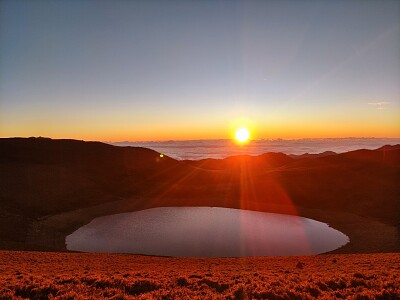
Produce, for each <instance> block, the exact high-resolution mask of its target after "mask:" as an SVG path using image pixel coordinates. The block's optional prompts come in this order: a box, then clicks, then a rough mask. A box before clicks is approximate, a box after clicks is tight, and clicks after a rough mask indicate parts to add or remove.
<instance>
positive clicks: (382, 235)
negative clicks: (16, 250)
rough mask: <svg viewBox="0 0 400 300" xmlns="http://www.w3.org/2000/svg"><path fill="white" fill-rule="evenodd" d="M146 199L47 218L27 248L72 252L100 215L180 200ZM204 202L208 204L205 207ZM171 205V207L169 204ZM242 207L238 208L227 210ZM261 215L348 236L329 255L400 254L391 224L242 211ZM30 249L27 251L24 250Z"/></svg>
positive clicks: (333, 215) (290, 211) (258, 207)
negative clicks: (75, 238) (76, 237)
mask: <svg viewBox="0 0 400 300" xmlns="http://www.w3.org/2000/svg"><path fill="white" fill-rule="evenodd" d="M151 202H152V201H150V200H147V201H144V199H142V200H141V201H138V199H135V201H133V200H132V199H122V200H118V201H113V202H108V203H105V204H101V205H97V206H94V207H89V208H84V209H78V210H75V211H71V212H66V213H62V214H58V215H53V216H48V217H44V218H41V219H40V220H37V221H34V222H33V223H32V224H31V226H30V230H29V232H28V238H27V241H28V243H27V244H28V245H32V246H33V247H32V248H31V249H36V250H50V251H67V252H68V251H69V250H67V249H66V245H65V238H66V236H67V235H69V234H71V233H72V232H74V231H75V230H77V229H78V228H80V227H81V226H83V225H86V224H88V223H90V222H91V221H92V220H93V219H94V218H96V217H100V216H107V215H113V214H118V213H126V212H134V211H139V210H144V209H148V208H154V207H171V206H183V205H179V204H182V203H178V202H179V201H173V200H170V201H165V202H164V204H161V205H159V206H151V205H146V206H142V205H141V206H139V205H138V203H151ZM195 202H197V203H196V204H197V205H187V204H186V205H185V206H187V207H192V206H209V207H221V206H215V205H207V204H208V203H209V202H210V200H209V199H208V200H204V201H200V200H198V201H195ZM201 202H203V203H204V204H205V205H202V204H201ZM167 203H170V205H167ZM228 208H239V207H228ZM240 209H246V210H254V211H260V212H269V213H279V214H286V215H298V216H301V217H305V218H309V219H313V220H316V221H319V222H323V223H326V224H328V225H329V226H330V227H332V228H334V229H336V230H339V231H340V232H342V233H344V234H345V235H347V236H348V237H349V239H350V242H349V243H347V244H346V245H344V246H342V247H340V248H338V249H336V250H333V251H330V252H328V253H336V254H339V253H341V254H350V253H391V252H400V243H399V234H398V231H397V228H396V227H394V226H391V225H388V224H384V223H381V222H379V221H376V220H374V219H372V218H366V217H361V216H358V215H355V214H350V213H345V212H338V211H324V210H321V209H310V208H296V209H295V210H294V208H293V207H292V206H284V205H265V204H264V205H262V204H260V203H250V204H248V205H247V207H244V208H240ZM23 249H27V248H25V247H24V248H23Z"/></svg>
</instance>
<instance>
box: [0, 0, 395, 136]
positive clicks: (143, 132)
mask: <svg viewBox="0 0 400 300" xmlns="http://www.w3.org/2000/svg"><path fill="white" fill-rule="evenodd" d="M399 53H400V1H385V0H381V1H368V0H365V1H361V0H360V1H358V0H357V1H351V0H346V1H322V0H321V1H310V0H309V1H305V0H304V1H301V0H299V1H285V0H283V1H234V0H227V1H218V0H216V1H208V0H203V1H200V0H193V1H188V0H176V1H173V0H170V1H165V0H160V1H152V0H146V1H144V0H143V1H127V0H114V1H102V0H96V1H94V0H74V1H71V0H65V1H61V0H48V1H44V0H37V1H30V0H26V1H22V0H0V137H11V136H25V137H28V136H46V137H52V138H74V139H84V140H99V141H126V140H129V141H143V140H185V139H220V138H221V139H224V138H230V137H231V136H232V134H233V132H234V130H235V128H238V127H243V126H244V127H248V128H249V129H250V131H251V136H252V138H254V139H258V138H265V139H270V138H271V139H272V138H286V139H291V138H319V137H320V138H329V137H334V138H336V137H400V54H399Z"/></svg>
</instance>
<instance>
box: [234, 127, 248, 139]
mask: <svg viewBox="0 0 400 300" xmlns="http://www.w3.org/2000/svg"><path fill="white" fill-rule="evenodd" d="M249 138H250V132H249V130H248V129H247V128H239V129H237V130H236V132H235V139H236V140H237V141H238V142H239V143H246V142H247V141H248V140H249Z"/></svg>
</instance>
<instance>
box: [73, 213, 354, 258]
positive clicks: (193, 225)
mask: <svg viewBox="0 0 400 300" xmlns="http://www.w3.org/2000/svg"><path fill="white" fill-rule="evenodd" d="M348 241H349V239H348V237H347V236H346V235H344V234H343V233H341V232H339V231H337V230H335V229H333V228H331V227H329V226H328V225H327V224H325V223H322V222H318V221H315V220H311V219H307V218H302V217H297V216H289V215H282V214H274V213H264V212H256V211H248V210H240V209H231V208H219V207H159V208H153V209H147V210H142V211H137V212H131V213H122V214H116V215H111V216H105V217H99V218H96V219H94V220H93V221H92V222H90V223H89V224H87V225H85V226H83V227H81V228H79V229H78V230H77V231H75V232H74V233H72V234H71V235H69V236H67V238H66V244H67V249H69V250H76V251H86V252H111V253H137V254H149V255H164V256H177V257H240V256H270V255H311V254H319V253H323V252H327V251H331V250H334V249H336V248H339V247H341V246H342V245H344V244H346V243H347V242H348Z"/></svg>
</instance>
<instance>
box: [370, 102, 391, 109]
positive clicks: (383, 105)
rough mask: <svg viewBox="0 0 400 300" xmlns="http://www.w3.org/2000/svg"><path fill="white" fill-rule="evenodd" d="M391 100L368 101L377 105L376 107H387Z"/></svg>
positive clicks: (374, 105)
mask: <svg viewBox="0 0 400 300" xmlns="http://www.w3.org/2000/svg"><path fill="white" fill-rule="evenodd" d="M389 103H390V102H387V101H376V102H368V105H372V106H373V107H375V109H379V110H382V109H386V105H388V104H389Z"/></svg>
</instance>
